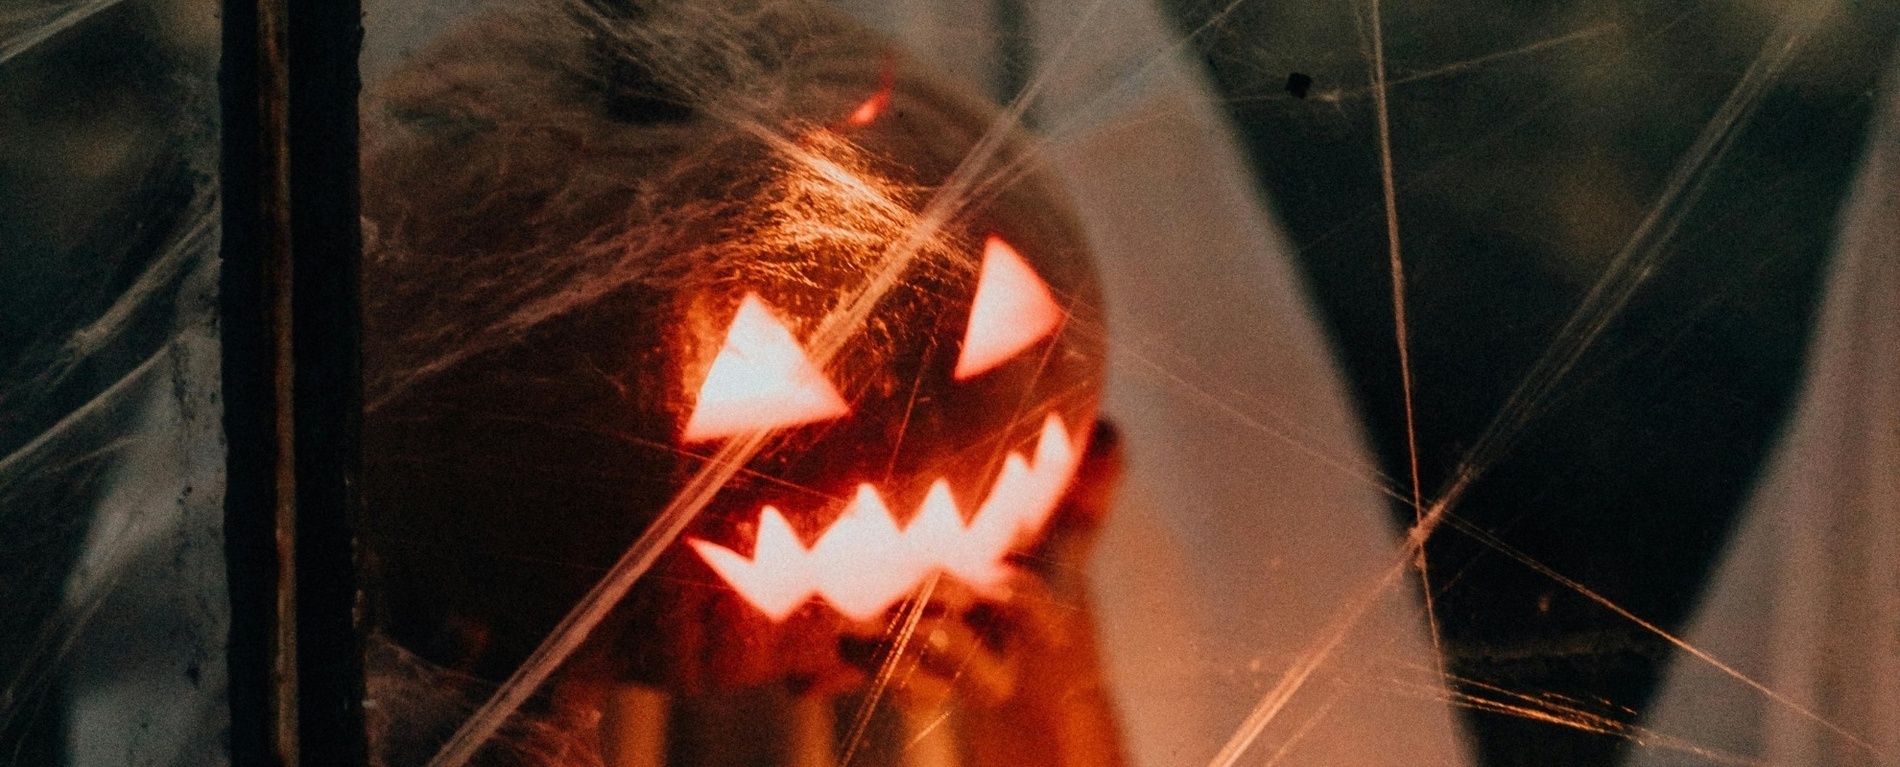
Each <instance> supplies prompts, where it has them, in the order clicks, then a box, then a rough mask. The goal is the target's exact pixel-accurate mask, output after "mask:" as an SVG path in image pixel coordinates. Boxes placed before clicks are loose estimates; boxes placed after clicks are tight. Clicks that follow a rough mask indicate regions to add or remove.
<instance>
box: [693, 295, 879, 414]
mask: <svg viewBox="0 0 1900 767" xmlns="http://www.w3.org/2000/svg"><path fill="white" fill-rule="evenodd" d="M849 412H851V407H850V406H849V405H846V404H845V402H844V398H842V397H839V396H838V390H837V389H836V388H834V387H833V386H832V385H831V382H830V381H827V380H825V376H824V374H823V373H821V372H819V370H818V366H816V365H813V364H812V363H811V359H810V358H808V357H806V356H805V350H804V349H803V348H802V347H800V346H799V345H798V339H796V338H793V337H792V331H790V330H788V329H787V328H786V327H785V323H784V322H782V321H780V320H779V318H778V317H777V316H775V315H773V313H772V310H771V309H770V308H768V307H766V305H765V302H764V301H761V300H759V296H758V294H756V293H747V294H746V296H745V298H744V299H743V300H741V301H740V302H739V313H738V314H736V315H734V316H733V318H732V327H731V328H730V329H728V330H727V331H726V343H725V345H724V346H721V347H720V348H719V356H717V357H714V358H713V364H712V370H710V371H708V372H707V373H706V382H705V383H703V384H700V386H699V401H698V402H697V403H695V404H694V405H693V415H692V417H690V418H688V419H687V420H686V434H685V437H686V441H688V442H701V441H705V440H709V439H717V438H720V437H730V436H732V435H734V434H741V433H744V432H749V431H763V430H766V429H776V428H781V427H785V426H796V425H798V424H802V423H812V422H814V421H823V420H828V419H831V418H837V417H839V416H842V415H844V414H846V413H849Z"/></svg>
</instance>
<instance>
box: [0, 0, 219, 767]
mask: <svg viewBox="0 0 1900 767" xmlns="http://www.w3.org/2000/svg"><path fill="white" fill-rule="evenodd" d="M217 66H218V15H217V5H216V3H215V2H208V1H207V0H125V2H116V3H115V2H79V1H74V0H29V1H28V2H26V3H14V4H12V5H11V6H10V7H8V8H7V9H6V10H4V11H0V82H4V83H5V84H6V85H5V87H0V221H5V222H6V223H5V224H4V225H3V226H0V252H3V253H4V254H5V256H4V258H0V604H3V605H4V607H3V608H0V614H3V615H4V616H5V618H4V620H0V690H4V692H0V754H5V755H6V758H7V759H8V760H10V761H11V763H17V764H72V765H121V764H134V763H136V764H156V765H174V764H175V765H205V764H220V763H223V762H225V761H227V758H226V756H225V750H224V737H225V735H224V730H225V729H226V722H227V719H228V717H227V714H226V707H225V693H224V685H225V671H224V669H225V661H224V658H225V655H224V647H225V633H226V627H227V625H228V608H227V605H226V597H225V586H224V558H223V541H222V530H221V528H222V518H223V506H222V500H223V484H224V470H223V466H224V450H223V442H222V436H221V421H220V412H221V411H220V406H219V397H218V392H219V384H218V380H219V379H218V375H219V371H218V358H219V355H218V333H217V325H216V322H215V320H216V312H217V292H216V287H217V274H218V252H217V244H218V240H219V224H218V187H217V182H216V179H217V168H218V141H219V133H218V90H217V82H216V75H217Z"/></svg>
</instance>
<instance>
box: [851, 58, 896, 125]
mask: <svg viewBox="0 0 1900 767" xmlns="http://www.w3.org/2000/svg"><path fill="white" fill-rule="evenodd" d="M896 89H897V72H896V71H895V68H894V67H893V66H892V64H891V61H890V60H889V59H886V60H885V61H884V69H883V71H882V72H881V73H879V75H878V81H877V91H876V92H875V93H872V94H871V97H870V98H868V99H865V100H864V103H862V104H859V105H858V108H857V109H855V110H853V111H852V112H851V116H850V117H846V118H844V122H845V124H846V125H849V126H851V127H853V128H862V127H864V126H866V125H870V124H871V123H874V122H877V117H878V115H881V114H884V110H885V109H887V108H889V107H890V105H891V91H893V90H896Z"/></svg>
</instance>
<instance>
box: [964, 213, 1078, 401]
mask: <svg viewBox="0 0 1900 767" xmlns="http://www.w3.org/2000/svg"><path fill="white" fill-rule="evenodd" d="M1062 316H1063V312H1062V307H1061V306H1059V305H1057V304H1056V300H1055V296H1053V295H1051V294H1050V293H1049V286H1048V285H1047V284H1045V283H1044V282H1043V281H1042V278H1041V277H1037V276H1036V272H1035V270H1034V269H1031V268H1030V267H1029V264H1028V263H1027V262H1025V261H1023V257H1022V256H1021V255H1019V254H1017V253H1016V249H1015V248H1012V247H1010V246H1009V243H1007V242H1004V241H1003V238H1001V237H997V236H995V235H990V238H989V240H988V241H987V242H985V243H984V244H983V267H982V273H981V274H980V275H979V276H978V277H977V282H976V300H975V305H974V306H972V307H971V308H970V325H969V328H968V329H966V330H965V331H964V333H963V351H962V352H961V353H960V354H959V355H958V356H957V367H956V371H955V376H956V379H957V380H959V381H963V380H967V379H970V378H974V377H976V376H978V375H982V374H983V373H985V372H988V371H989V370H990V369H992V368H995V367H996V366H997V365H1001V364H1003V362H1004V361H1005V360H1008V359H1009V358H1011V357H1014V356H1016V354H1017V353H1019V352H1021V351H1022V350H1024V349H1026V348H1028V347H1029V346H1030V345H1032V344H1034V343H1036V342H1037V341H1040V340H1042V339H1043V338H1044V337H1046V336H1048V335H1049V334H1050V333H1053V332H1055V329H1056V327H1057V326H1059V325H1061V324H1062Z"/></svg>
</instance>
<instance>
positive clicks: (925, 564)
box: [687, 413, 1081, 620]
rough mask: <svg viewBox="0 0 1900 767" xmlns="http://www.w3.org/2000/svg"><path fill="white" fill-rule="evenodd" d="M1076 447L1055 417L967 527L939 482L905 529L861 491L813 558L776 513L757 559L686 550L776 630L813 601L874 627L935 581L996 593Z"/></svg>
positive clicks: (1058, 490) (713, 547)
mask: <svg viewBox="0 0 1900 767" xmlns="http://www.w3.org/2000/svg"><path fill="white" fill-rule="evenodd" d="M1080 447H1081V446H1080V445H1077V444H1076V443H1075V441H1074V440H1073V439H1072V438H1071V437H1070V436H1069V432H1068V430H1067V429H1066V428H1064V426H1063V424H1062V418H1061V417H1060V416H1057V415H1055V414H1053V413H1052V414H1050V415H1049V417H1048V418H1047V419H1045V420H1044V421H1043V425H1042V432H1041V434H1039V435H1038V437H1037V439H1036V449H1035V455H1034V458H1033V459H1031V458H1024V457H1023V456H1022V455H1021V454H1020V453H1013V452H1012V453H1010V454H1009V457H1008V458H1007V459H1005V460H1004V463H1003V470H1002V472H1001V473H999V474H998V475H997V477H996V480H995V483H994V484H993V485H992V486H991V488H990V492H989V495H988V496H987V497H985V498H984V500H983V504H982V505H981V506H980V507H978V508H977V512H976V516H975V517H974V518H972V519H971V520H970V521H969V522H968V523H967V524H966V523H965V522H964V521H963V516H962V514H961V513H959V512H958V510H957V507H956V501H955V500H954V499H952V498H951V497H950V485H949V483H948V482H946V481H944V480H942V479H939V480H937V481H936V482H934V483H932V484H931V486H930V490H929V492H928V493H927V494H926V495H925V496H924V501H923V505H922V506H921V507H920V508H919V509H918V512H917V515H916V516H915V517H913V518H912V519H911V523H910V525H909V526H908V527H906V528H903V529H899V528H898V526H897V520H896V518H895V517H894V516H892V514H891V512H890V509H889V507H888V506H886V504H885V502H884V498H883V497H882V496H881V495H879V494H878V492H877V490H876V489H875V488H873V487H871V486H870V485H868V484H862V485H859V486H858V491H857V495H856V496H855V497H853V498H852V499H851V501H850V502H849V503H847V504H846V505H845V508H844V513H843V514H841V515H840V516H839V517H838V519H837V521H835V522H832V524H831V526H830V527H829V528H827V529H826V530H825V532H824V533H823V534H822V535H820V536H818V541H817V542H816V543H814V544H812V546H811V547H810V548H806V547H804V546H803V545H801V544H800V543H799V541H798V539H797V537H796V535H794V534H793V532H792V529H791V525H789V524H787V523H786V521H785V518H784V517H783V516H781V515H780V514H779V511H778V509H775V508H773V507H771V506H767V507H765V508H764V509H763V510H762V511H760V513H759V532H758V537H757V540H756V542H755V543H754V544H753V552H752V558H751V559H746V558H745V557H742V556H740V555H739V554H738V553H736V552H734V551H732V550H731V549H728V548H726V547H724V546H720V545H718V544H715V543H711V542H708V541H704V540H698V539H693V540H689V541H687V543H688V544H689V545H691V546H692V547H693V550H694V551H697V552H699V556H700V557H701V558H702V559H704V560H706V564H708V565H710V566H712V569H713V571H714V572H716V573H718V574H719V577H721V578H723V579H725V581H726V583H727V584H729V585H731V586H732V588H733V589H734V590H735V591H737V592H739V596H741V597H743V598H745V600H746V602H748V603H750V604H751V605H752V606H754V607H757V608H759V610H760V611H761V612H763V613H765V614H766V615H768V616H770V617H771V618H772V619H773V620H784V619H785V618H786V617H787V616H790V615H791V614H792V612H793V611H794V610H796V609H798V607H799V605H802V604H804V603H805V600H807V599H809V598H811V597H813V596H819V597H823V598H824V600H825V601H826V602H828V603H830V604H831V606H832V607H835V608H837V610H838V612H841V613H844V614H845V615H847V616H849V617H851V618H854V619H857V620H869V619H871V618H875V617H877V615H878V614H879V613H882V612H883V611H884V610H885V608H888V607H890V606H891V605H892V604H894V603H896V602H897V601H898V600H899V599H902V598H903V597H904V595H906V594H909V593H910V592H911V591H912V590H914V589H916V588H917V586H918V584H920V583H922V582H923V581H924V579H926V578H928V577H929V576H930V574H931V573H933V572H941V573H943V574H945V575H949V576H952V577H954V578H957V579H958V580H961V581H963V582H965V583H967V584H969V585H971V586H974V587H976V588H978V589H981V590H985V591H994V590H995V589H997V588H998V587H1000V586H1002V584H1003V581H1004V580H1005V579H1006V578H1008V576H1009V564H1008V561H1007V560H1006V556H1007V555H1008V554H1009V552H1010V550H1011V549H1013V548H1016V547H1017V546H1020V545H1024V544H1027V543H1029V542H1031V541H1033V540H1034V539H1035V535H1036V534H1037V533H1038V532H1040V531H1041V530H1042V526H1043V524H1044V523H1046V522H1048V520H1049V515H1050V514H1051V513H1053V512H1054V511H1055V508H1056V504H1057V503H1058V502H1059V501H1061V500H1062V493H1063V491H1064V490H1066V489H1068V486H1069V480H1070V479H1071V478H1073V477H1074V475H1075V468H1076V464H1077V463H1078V462H1079V461H1080V456H1081V449H1080Z"/></svg>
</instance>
